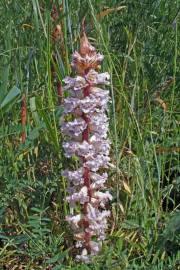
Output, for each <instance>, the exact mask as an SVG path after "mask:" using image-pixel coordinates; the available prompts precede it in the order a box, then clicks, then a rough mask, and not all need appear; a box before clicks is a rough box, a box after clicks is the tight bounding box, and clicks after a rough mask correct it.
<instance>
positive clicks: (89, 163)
mask: <svg viewBox="0 0 180 270" xmlns="http://www.w3.org/2000/svg"><path fill="white" fill-rule="evenodd" d="M102 60H103V55H101V54H100V53H97V52H96V50H95V48H94V47H93V46H92V45H91V44H90V42H89V40H88V38H87V36H86V34H85V32H83V36H82V38H81V42H80V52H79V53H78V52H77V51H76V52H75V53H74V54H73V60H72V67H73V68H74V69H75V71H76V72H77V74H78V75H77V76H76V77H75V78H71V77H66V78H65V79H64V82H65V87H64V90H67V91H68V92H69V95H68V97H67V98H65V99H64V105H63V106H64V114H63V119H62V122H61V131H62V133H63V134H64V135H65V136H64V138H65V141H64V142H63V148H64V151H65V156H66V157H67V158H72V157H76V159H75V160H76V164H78V169H76V170H69V169H66V170H64V171H63V172H62V175H63V176H64V177H65V178H66V179H67V182H68V188H67V192H68V196H67V197H66V200H67V201H68V203H69V204H70V207H71V210H72V211H71V213H73V214H71V215H69V216H67V217H66V220H67V221H68V223H69V224H70V226H71V227H72V230H73V233H74V238H75V239H76V248H77V249H78V250H79V253H80V254H78V255H77V256H76V260H77V261H81V262H84V263H89V262H91V258H92V256H93V255H96V254H98V253H99V251H100V250H101V246H102V241H103V240H104V239H105V230H106V229H107V217H109V216H110V211H107V210H105V207H106V204H107V202H108V201H109V200H111V199H112V196H111V194H110V193H109V192H108V191H106V190H105V186H104V184H105V182H106V180H107V178H108V175H107V173H106V172H105V171H104V169H106V168H108V167H109V165H110V163H109V161H110V158H109V150H110V142H109V140H108V139H107V132H108V117H107V115H106V112H107V109H108V102H109V100H110V97H109V91H108V90H104V89H102V88H100V86H101V87H102V86H104V85H108V84H109V82H108V80H109V78H110V76H109V74H108V73H107V72H105V73H98V70H99V69H100V63H101V61H102ZM77 160H78V162H77Z"/></svg>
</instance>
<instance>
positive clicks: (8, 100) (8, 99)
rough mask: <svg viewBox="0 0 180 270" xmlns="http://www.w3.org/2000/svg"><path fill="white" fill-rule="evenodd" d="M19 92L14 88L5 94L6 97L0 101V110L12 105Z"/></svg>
mask: <svg viewBox="0 0 180 270" xmlns="http://www.w3.org/2000/svg"><path fill="white" fill-rule="evenodd" d="M20 93H21V91H20V89H19V88H18V87H16V86H14V87H13V88H12V89H11V90H10V91H9V93H8V94H7V96H6V97H5V98H4V100H3V101H2V103H1V104H0V109H3V108H5V106H7V105H9V104H10V103H12V102H13V101H14V99H15V98H16V97H17V96H18V95H20Z"/></svg>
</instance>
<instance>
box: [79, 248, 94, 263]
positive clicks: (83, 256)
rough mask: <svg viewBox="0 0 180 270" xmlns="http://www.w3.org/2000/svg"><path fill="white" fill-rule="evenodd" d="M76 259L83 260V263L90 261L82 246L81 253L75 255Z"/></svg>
mask: <svg viewBox="0 0 180 270" xmlns="http://www.w3.org/2000/svg"><path fill="white" fill-rule="evenodd" d="M76 260H77V261H79V262H84V263H90V262H91V260H90V256H89V255H88V252H87V249H86V248H84V249H83V250H82V253H81V255H76Z"/></svg>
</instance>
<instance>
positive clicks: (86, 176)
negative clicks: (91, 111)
mask: <svg viewBox="0 0 180 270" xmlns="http://www.w3.org/2000/svg"><path fill="white" fill-rule="evenodd" d="M89 94H90V86H87V87H85V88H84V97H87V96H89ZM82 118H83V119H84V121H85V122H86V124H87V127H86V129H85V130H84V131H83V133H82V141H87V142H88V141H89V118H88V116H87V115H86V114H83V115H82ZM83 162H84V163H85V162H86V160H85V158H84V159H83ZM83 178H84V185H85V186H86V187H87V190H88V196H89V202H90V201H91V197H92V191H91V188H90V185H91V180H90V170H89V168H88V167H84V175H83ZM87 205H88V202H86V203H85V204H84V207H83V213H84V215H85V216H86V215H87ZM84 225H85V226H84V227H85V228H86V227H88V226H89V222H88V221H87V219H86V218H85V224H84ZM84 240H85V245H86V248H87V250H88V251H89V252H90V240H91V236H90V234H89V233H88V232H85V239H84Z"/></svg>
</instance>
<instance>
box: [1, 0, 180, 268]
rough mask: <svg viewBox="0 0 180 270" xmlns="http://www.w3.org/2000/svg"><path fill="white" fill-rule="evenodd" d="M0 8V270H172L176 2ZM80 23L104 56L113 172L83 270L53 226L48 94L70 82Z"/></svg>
mask: <svg viewBox="0 0 180 270" xmlns="http://www.w3.org/2000/svg"><path fill="white" fill-rule="evenodd" d="M52 2H53V3H52ZM0 4H1V5H0V18H1V19H0V22H1V29H0V37H1V38H0V122H1V126H0V141H1V144H0V157H1V158H0V269H19V270H20V269H30V270H31V269H36V270H38V269H52V270H58V269H74V270H75V269H83V270H84V269H103V270H104V269H115V270H118V269H119V270H121V269H127V270H128V269H129V270H133V269H138V270H140V269H148V270H150V269H152V270H156V269H157V270H160V269H162V270H165V269H167V270H169V269H173V270H174V269H175V270H178V269H180V253H179V248H180V241H179V240H180V237H179V233H180V214H179V206H180V195H179V187H180V166H179V165H180V162H179V159H180V157H179V153H180V134H179V133H180V132H179V131H180V129H179V124H180V110H179V102H180V95H179V87H180V79H179V78H180V67H179V65H178V63H179V59H180V50H179V42H180V21H179V20H180V18H179V17H180V3H179V1H178V0H177V1H176V0H174V1H167V0H155V1H153V0H152V1H149V0H144V1H136V0H125V1H119V0H113V1H111V0H108V1H107V0H77V1H74V0H63V1H61V0H57V1H45V0H41V1H39V0H31V1H25V0H22V1H18V0H15V1H13V0H8V1H6V0H0ZM52 4H54V5H56V6H57V7H58V17H57V18H56V19H55V20H54V21H53V20H52ZM59 7H60V8H59ZM84 16H86V32H87V35H88V36H89V37H90V39H91V41H92V43H93V45H95V46H96V48H97V49H98V50H99V51H101V52H103V53H104V55H105V61H104V63H103V66H102V70H104V71H108V72H110V73H111V75H112V84H111V87H110V94H111V97H112V103H111V105H110V113H109V116H110V132H109V137H110V139H111V141H112V151H111V159H112V163H113V164H114V167H113V168H112V169H111V170H110V171H109V182H108V187H109V189H110V191H111V193H112V194H113V197H114V200H113V203H112V205H111V206H110V207H111V209H112V218H111V220H110V221H109V224H110V225H109V232H108V237H107V241H106V242H105V243H104V248H103V252H102V254H101V255H100V256H98V257H97V258H95V259H94V262H93V263H92V264H91V265H88V266H85V265H78V264H77V263H75V262H74V261H73V254H74V251H73V242H72V235H71V231H70V229H69V228H68V226H67V224H66V223H65V222H64V217H65V215H66V213H67V212H68V211H69V209H68V206H67V205H66V202H65V201H64V196H65V186H66V183H65V180H64V179H62V178H61V176H60V172H61V169H62V168H63V167H64V166H66V162H67V161H66V160H65V159H64V157H63V153H62V149H61V134H60V132H59V121H60V116H61V114H62V106H61V105H60V104H59V102H58V100H59V97H58V93H57V86H56V83H57V81H61V80H62V78H63V77H64V76H65V75H68V74H71V73H72V71H71V67H70V61H71V54H72V52H73V51H74V50H75V49H78V46H79V38H80V29H81V22H82V19H83V17H84ZM57 24H58V25H60V26H61V31H60V32H59V33H58V36H57V37H55V39H52V33H53V31H54V29H55V27H56V25H57ZM52 67H53V68H52ZM52 69H53V70H54V73H56V75H55V78H54V76H53V72H52ZM24 97H25V100H26V104H27V121H26V123H25V125H22V124H21V121H22V100H23V98H24ZM23 132H25V133H26V134H27V137H26V140H25V143H22V141H21V136H22V133H23Z"/></svg>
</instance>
